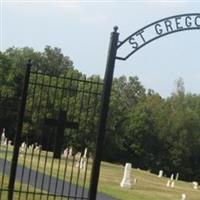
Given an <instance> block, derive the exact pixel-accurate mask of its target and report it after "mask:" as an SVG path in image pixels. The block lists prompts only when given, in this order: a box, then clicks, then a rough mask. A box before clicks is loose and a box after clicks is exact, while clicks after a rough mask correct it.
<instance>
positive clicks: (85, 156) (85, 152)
mask: <svg viewBox="0 0 200 200" xmlns="http://www.w3.org/2000/svg"><path fill="white" fill-rule="evenodd" d="M83 157H84V158H87V148H85V150H84V155H83Z"/></svg>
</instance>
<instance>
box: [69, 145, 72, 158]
mask: <svg viewBox="0 0 200 200" xmlns="http://www.w3.org/2000/svg"><path fill="white" fill-rule="evenodd" d="M72 155H73V149H72V147H70V149H69V157H72Z"/></svg>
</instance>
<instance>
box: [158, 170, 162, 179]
mask: <svg viewBox="0 0 200 200" xmlns="http://www.w3.org/2000/svg"><path fill="white" fill-rule="evenodd" d="M162 176H163V170H160V171H159V174H158V177H159V178H161V177H162Z"/></svg>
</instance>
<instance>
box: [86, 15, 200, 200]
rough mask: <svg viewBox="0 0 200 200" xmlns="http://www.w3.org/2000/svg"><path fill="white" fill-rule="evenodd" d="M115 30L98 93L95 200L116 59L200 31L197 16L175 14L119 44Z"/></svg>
mask: <svg viewBox="0 0 200 200" xmlns="http://www.w3.org/2000/svg"><path fill="white" fill-rule="evenodd" d="M117 30H118V27H117V26H116V27H114V31H113V32H112V33H111V37H110V45H109V50H108V57H107V64H106V71H105V76H104V88H103V93H102V101H101V116H100V121H99V128H98V136H97V144H96V152H95V157H94V162H93V166H92V175H91V180H90V189H89V200H95V199H96V194H97V187H98V180H99V173H100V164H101V159H102V151H103V148H104V139H105V133H106V124H107V117H108V109H109V101H110V94H111V87H112V80H113V73H114V67H115V62H116V60H127V59H128V58H129V57H130V56H131V55H133V54H134V53H135V52H136V51H137V50H139V49H140V48H142V47H143V46H145V45H146V44H148V43H150V42H152V41H154V40H156V39H158V38H160V37H163V36H166V35H169V34H171V33H176V32H180V31H186V30H200V13H189V14H182V15H175V16H172V17H167V18H164V19H161V20H158V21H156V22H153V23H151V24H149V25H147V26H145V27H143V28H141V29H139V30H138V31H136V32H134V33H133V34H131V35H130V36H128V37H127V38H126V39H124V40H122V41H119V33H118V32H117Z"/></svg>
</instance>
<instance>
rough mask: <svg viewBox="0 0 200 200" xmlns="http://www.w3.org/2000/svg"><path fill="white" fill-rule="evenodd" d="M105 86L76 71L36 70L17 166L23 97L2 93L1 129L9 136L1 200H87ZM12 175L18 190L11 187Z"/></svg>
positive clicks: (0, 164) (0, 157) (0, 159)
mask: <svg viewBox="0 0 200 200" xmlns="http://www.w3.org/2000/svg"><path fill="white" fill-rule="evenodd" d="M102 87H103V83H102V82H101V81H100V79H99V78H98V77H92V78H86V77H85V76H83V75H82V74H80V73H78V72H76V71H73V70H68V71H67V70H66V72H65V73H64V74H62V75H55V74H54V75H53V74H47V73H45V72H44V71H41V70H38V69H36V68H35V67H33V68H32V69H31V71H30V78H29V81H28V92H27V97H26V107H25V113H24V120H23V128H22V131H21V133H20V135H21V136H20V137H19V138H17V140H20V141H15V145H18V146H19V147H18V148H19V152H18V151H15V152H17V154H18V153H19V154H18V155H15V157H16V156H17V166H16V167H13V163H12V162H13V152H14V145H13V142H14V136H15V133H16V122H17V119H16V118H17V109H18V107H19V98H14V97H12V98H8V97H7V96H4V97H2V96H3V95H1V97H2V98H0V113H5V114H2V115H1V116H2V117H0V125H1V126H0V128H1V130H0V131H1V133H2V132H3V128H5V134H1V144H0V200H1V199H2V200H4V199H8V198H9V196H10V198H11V197H12V199H15V200H24V199H40V200H42V199H45V200H48V199H49V200H51V199H56V200H57V199H60V200H61V199H88V187H89V181H90V174H91V168H92V158H91V155H92V153H93V150H94V146H95V139H96V135H97V123H98V121H99V110H100V108H99V104H100V96H101V92H102ZM6 98H7V100H5V99H6ZM8 99H9V100H8ZM16 99H18V100H16ZM6 105H7V110H6V109H5V108H6ZM8 113H10V115H8V116H12V117H13V118H11V119H10V118H8V116H7V114H8ZM11 122H12V123H11ZM11 124H12V125H11ZM11 126H13V127H12V128H11ZM12 131H13V132H12ZM11 132H12V134H11ZM15 148H16V147H15ZM11 169H12V170H11ZM13 170H15V172H16V173H13ZM10 171H12V173H10ZM13 174H14V176H15V177H14V180H15V182H14V187H12V183H9V181H11V180H12V178H11V177H10V176H13ZM8 185H9V187H8ZM11 193H12V195H10V194H11Z"/></svg>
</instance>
